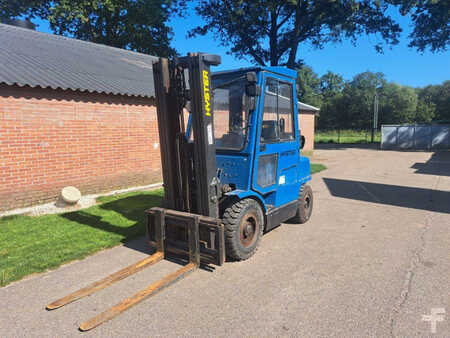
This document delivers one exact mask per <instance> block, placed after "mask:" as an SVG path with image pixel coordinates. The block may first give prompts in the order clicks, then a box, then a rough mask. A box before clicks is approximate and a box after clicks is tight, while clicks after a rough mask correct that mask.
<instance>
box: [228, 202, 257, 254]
mask: <svg viewBox="0 0 450 338" xmlns="http://www.w3.org/2000/svg"><path fill="white" fill-rule="evenodd" d="M222 219H223V223H224V226H225V247H226V253H227V256H229V257H231V258H233V259H235V260H239V261H240V260H245V259H248V258H250V257H251V256H252V255H253V254H254V253H255V252H256V250H257V249H258V246H259V242H260V240H261V237H262V235H263V231H264V215H263V212H262V210H261V207H260V205H259V204H258V202H256V201H255V200H253V199H250V198H247V199H243V200H240V201H238V202H235V203H233V204H232V205H230V206H229V207H228V208H226V209H225V212H224V213H223V217H222Z"/></svg>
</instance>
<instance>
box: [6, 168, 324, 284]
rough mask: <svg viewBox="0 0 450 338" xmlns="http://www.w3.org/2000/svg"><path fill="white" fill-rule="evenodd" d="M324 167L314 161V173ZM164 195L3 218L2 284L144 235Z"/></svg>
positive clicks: (135, 195) (133, 195)
mask: <svg viewBox="0 0 450 338" xmlns="http://www.w3.org/2000/svg"><path fill="white" fill-rule="evenodd" d="M324 169H325V166H323V165H321V164H314V163H313V164H311V172H312V173H315V172H319V171H321V170H324ZM163 194H164V192H163V190H162V189H158V190H152V191H137V192H132V193H126V194H121V195H116V196H104V197H99V198H98V202H100V203H101V204H98V205H95V206H92V207H90V208H87V209H83V210H79V211H74V212H68V213H65V214H58V215H43V216H37V217H31V216H25V215H19V216H9V217H3V218H0V287H2V286H5V285H7V284H9V283H11V282H13V281H15V280H19V279H21V278H23V277H25V276H27V275H30V274H32V273H36V272H42V271H46V270H49V269H54V268H57V267H58V266H60V265H61V264H64V263H67V262H70V261H73V260H75V259H81V258H83V257H86V256H88V255H90V254H93V253H94V252H96V251H99V250H102V249H105V248H111V247H113V246H116V245H118V244H120V243H123V242H125V241H128V240H130V239H132V238H134V237H138V236H142V235H144V234H145V225H146V220H145V213H144V210H146V209H148V208H151V207H154V206H159V205H161V203H162V199H163Z"/></svg>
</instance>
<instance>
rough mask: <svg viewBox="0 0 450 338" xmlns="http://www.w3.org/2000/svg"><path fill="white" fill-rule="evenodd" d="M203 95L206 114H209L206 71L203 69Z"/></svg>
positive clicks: (209, 98) (209, 101) (209, 100)
mask: <svg viewBox="0 0 450 338" xmlns="http://www.w3.org/2000/svg"><path fill="white" fill-rule="evenodd" d="M203 96H204V97H205V110H206V116H211V97H210V95H209V77H208V71H207V70H204V71H203Z"/></svg>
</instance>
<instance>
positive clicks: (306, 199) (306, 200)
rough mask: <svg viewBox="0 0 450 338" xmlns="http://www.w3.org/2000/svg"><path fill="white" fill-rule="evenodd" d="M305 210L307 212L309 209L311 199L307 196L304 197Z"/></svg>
mask: <svg viewBox="0 0 450 338" xmlns="http://www.w3.org/2000/svg"><path fill="white" fill-rule="evenodd" d="M304 207H305V210H309V208H310V207H311V198H310V197H309V196H306V197H305V204H304Z"/></svg>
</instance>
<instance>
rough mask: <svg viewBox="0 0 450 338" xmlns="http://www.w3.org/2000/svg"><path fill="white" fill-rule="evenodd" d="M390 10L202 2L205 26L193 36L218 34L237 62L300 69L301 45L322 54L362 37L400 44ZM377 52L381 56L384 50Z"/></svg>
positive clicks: (309, 2)
mask: <svg viewBox="0 0 450 338" xmlns="http://www.w3.org/2000/svg"><path fill="white" fill-rule="evenodd" d="M386 9H387V4H386V2H385V1H381V0H380V1H369V0H360V1H357V0H345V1H344V0H335V1H330V0H315V1H314V0H277V1H275V0H249V1H242V0H211V1H207V0H201V1H199V4H198V5H197V7H196V12H197V13H198V14H199V15H200V16H202V17H203V19H204V21H205V24H204V25H202V26H198V27H196V28H195V29H193V30H192V31H190V32H189V36H195V35H198V34H200V35H205V34H206V33H208V32H214V34H215V36H216V38H217V39H218V40H219V41H220V43H221V44H222V45H224V46H229V47H230V53H231V54H233V55H234V56H236V57H237V58H241V59H242V58H246V57H250V58H251V59H252V61H253V62H255V63H257V64H260V65H266V64H270V65H272V66H277V65H281V64H285V65H287V66H288V67H290V68H296V67H297V66H298V65H299V61H298V60H297V54H298V51H299V46H300V44H305V43H310V44H312V45H313V46H314V47H316V48H322V47H323V46H324V45H325V44H326V43H328V42H340V41H342V40H343V39H344V38H346V39H350V40H351V41H353V42H355V40H356V38H357V37H358V36H360V35H362V34H366V35H376V34H378V35H379V36H380V38H381V40H384V42H385V43H387V44H396V43H398V39H397V38H398V36H399V34H400V32H401V29H400V27H399V25H398V24H396V23H395V22H394V21H393V20H392V19H391V18H390V17H389V16H388V15H387V14H386ZM375 48H376V50H377V51H382V44H381V43H377V44H376V45H375Z"/></svg>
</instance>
